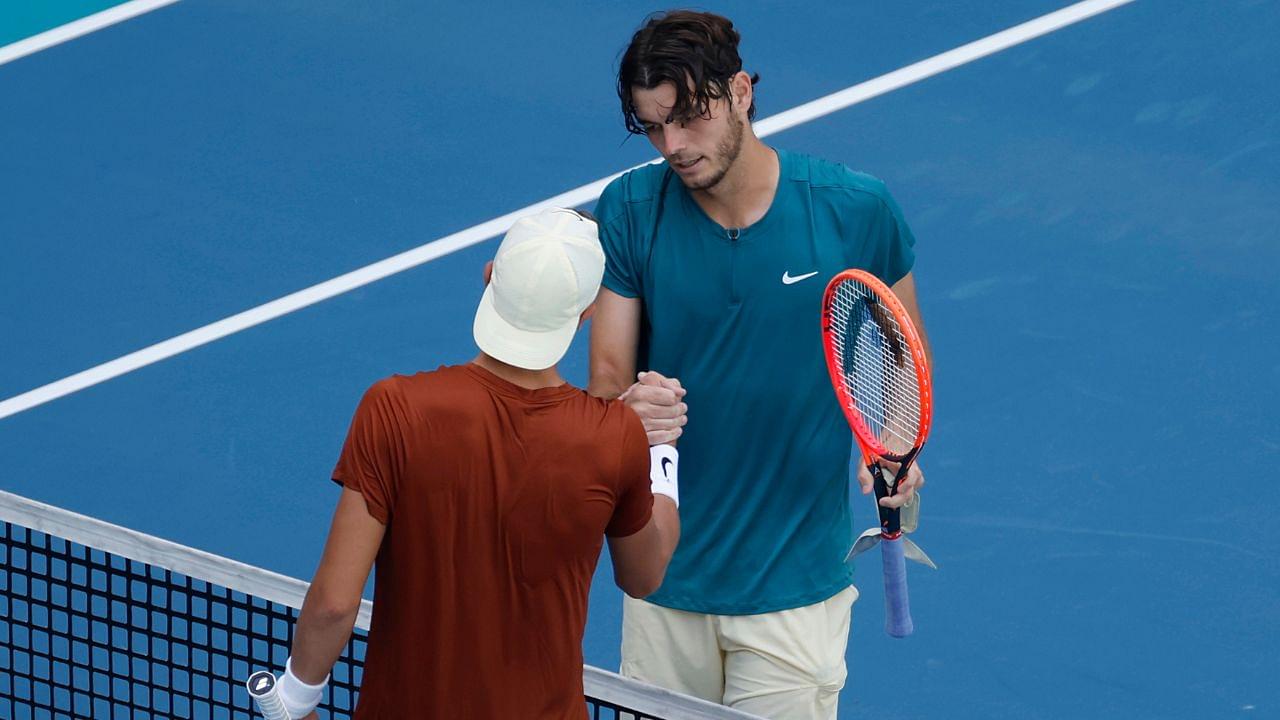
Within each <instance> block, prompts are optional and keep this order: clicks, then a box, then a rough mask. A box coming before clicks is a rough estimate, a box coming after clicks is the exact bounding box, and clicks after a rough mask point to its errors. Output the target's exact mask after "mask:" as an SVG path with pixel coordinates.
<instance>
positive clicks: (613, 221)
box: [595, 177, 641, 298]
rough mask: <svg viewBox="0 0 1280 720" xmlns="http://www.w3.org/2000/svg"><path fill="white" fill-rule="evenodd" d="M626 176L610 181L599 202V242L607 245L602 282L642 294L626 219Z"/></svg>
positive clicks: (632, 294) (619, 290) (621, 292)
mask: <svg viewBox="0 0 1280 720" xmlns="http://www.w3.org/2000/svg"><path fill="white" fill-rule="evenodd" d="M625 182H626V178H625V177H622V178H618V179H616V180H614V181H613V182H611V183H609V185H608V187H606V188H605V189H604V192H602V193H600V200H599V201H598V202H597V203H596V209H595V216H596V217H597V218H599V220H600V245H601V246H602V247H603V248H604V278H603V279H602V280H601V284H602V285H604V286H605V287H607V288H609V289H610V290H612V291H613V292H616V293H618V294H619V295H621V296H623V297H628V298H634V297H640V288H641V283H640V273H639V267H638V265H637V263H636V262H635V247H634V241H633V239H632V238H631V236H630V235H631V233H630V232H629V231H630V226H629V224H628V222H627V213H626V201H625V198H624V195H625V188H624V187H623V183H625Z"/></svg>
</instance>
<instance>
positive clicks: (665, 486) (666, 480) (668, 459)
mask: <svg viewBox="0 0 1280 720" xmlns="http://www.w3.org/2000/svg"><path fill="white" fill-rule="evenodd" d="M679 468H680V453H679V452H677V451H676V449H675V448H673V447H671V446H670V445H654V446H653V447H651V448H649V481H650V483H651V487H652V489H653V494H654V495H666V496H667V497H669V498H671V499H672V500H673V501H674V502H675V504H676V507H680V482H679V480H678V479H677V477H678V472H677V471H678V470H679Z"/></svg>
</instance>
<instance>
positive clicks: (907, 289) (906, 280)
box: [889, 273, 933, 370]
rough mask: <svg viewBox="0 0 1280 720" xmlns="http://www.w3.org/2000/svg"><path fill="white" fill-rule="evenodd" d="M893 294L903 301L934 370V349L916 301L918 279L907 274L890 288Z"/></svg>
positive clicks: (930, 367)
mask: <svg viewBox="0 0 1280 720" xmlns="http://www.w3.org/2000/svg"><path fill="white" fill-rule="evenodd" d="M889 289H890V290H892V291H893V294H894V295H896V296H897V297H898V300H900V301H902V306H903V307H905V308H906V309H907V314H908V315H910V316H911V322H912V324H914V325H915V326H916V332H917V333H919V334H920V342H921V343H923V344H924V356H925V358H927V359H928V361H929V369H930V370H932V369H933V349H932V348H931V347H929V336H928V334H927V333H925V330H924V318H923V317H921V315H920V302H919V301H918V300H916V279H915V277H914V276H912V274H911V273H907V274H906V276H905V277H903V278H902V279H901V280H899V281H898V282H896V283H894V284H893V287H891V288H889Z"/></svg>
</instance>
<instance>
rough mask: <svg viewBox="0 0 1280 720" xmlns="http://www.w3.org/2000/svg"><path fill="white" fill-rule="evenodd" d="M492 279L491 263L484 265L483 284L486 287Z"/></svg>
mask: <svg viewBox="0 0 1280 720" xmlns="http://www.w3.org/2000/svg"><path fill="white" fill-rule="evenodd" d="M492 278H493V261H492V260H490V261H489V262H487V263H485V264H484V284H485V285H488V284H489V280H491V279H492Z"/></svg>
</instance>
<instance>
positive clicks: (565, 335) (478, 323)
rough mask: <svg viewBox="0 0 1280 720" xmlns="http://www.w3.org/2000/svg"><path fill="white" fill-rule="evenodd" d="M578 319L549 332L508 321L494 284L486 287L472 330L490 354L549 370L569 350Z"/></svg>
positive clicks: (520, 365)
mask: <svg viewBox="0 0 1280 720" xmlns="http://www.w3.org/2000/svg"><path fill="white" fill-rule="evenodd" d="M577 331H578V321H577V319H576V318H575V319H574V320H571V321H569V322H568V323H566V324H565V325H563V326H562V327H558V328H556V329H555V330H548V331H546V332H530V331H528V330H521V329H520V328H518V327H516V326H514V325H512V324H511V323H508V322H507V321H506V320H503V319H502V316H501V315H499V314H498V310H497V309H496V308H495V307H494V305H493V286H492V285H489V286H487V287H485V289H484V295H483V296H481V298H480V306H479V307H477V308H476V319H475V323H474V324H473V325H472V326H471V334H472V335H473V336H474V337H475V340H476V345H478V346H479V347H480V349H481V350H483V351H484V353H485V354H486V355H488V356H489V357H492V358H494V359H497V360H501V361H502V362H504V363H506V364H508V365H514V366H516V367H518V368H524V369H526V370H545V369H547V368H549V367H551V366H552V365H555V364H556V363H558V362H560V358H562V357H564V354H565V353H566V352H568V350H569V345H570V344H571V343H572V342H573V336H574V334H575V333H576V332H577Z"/></svg>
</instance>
